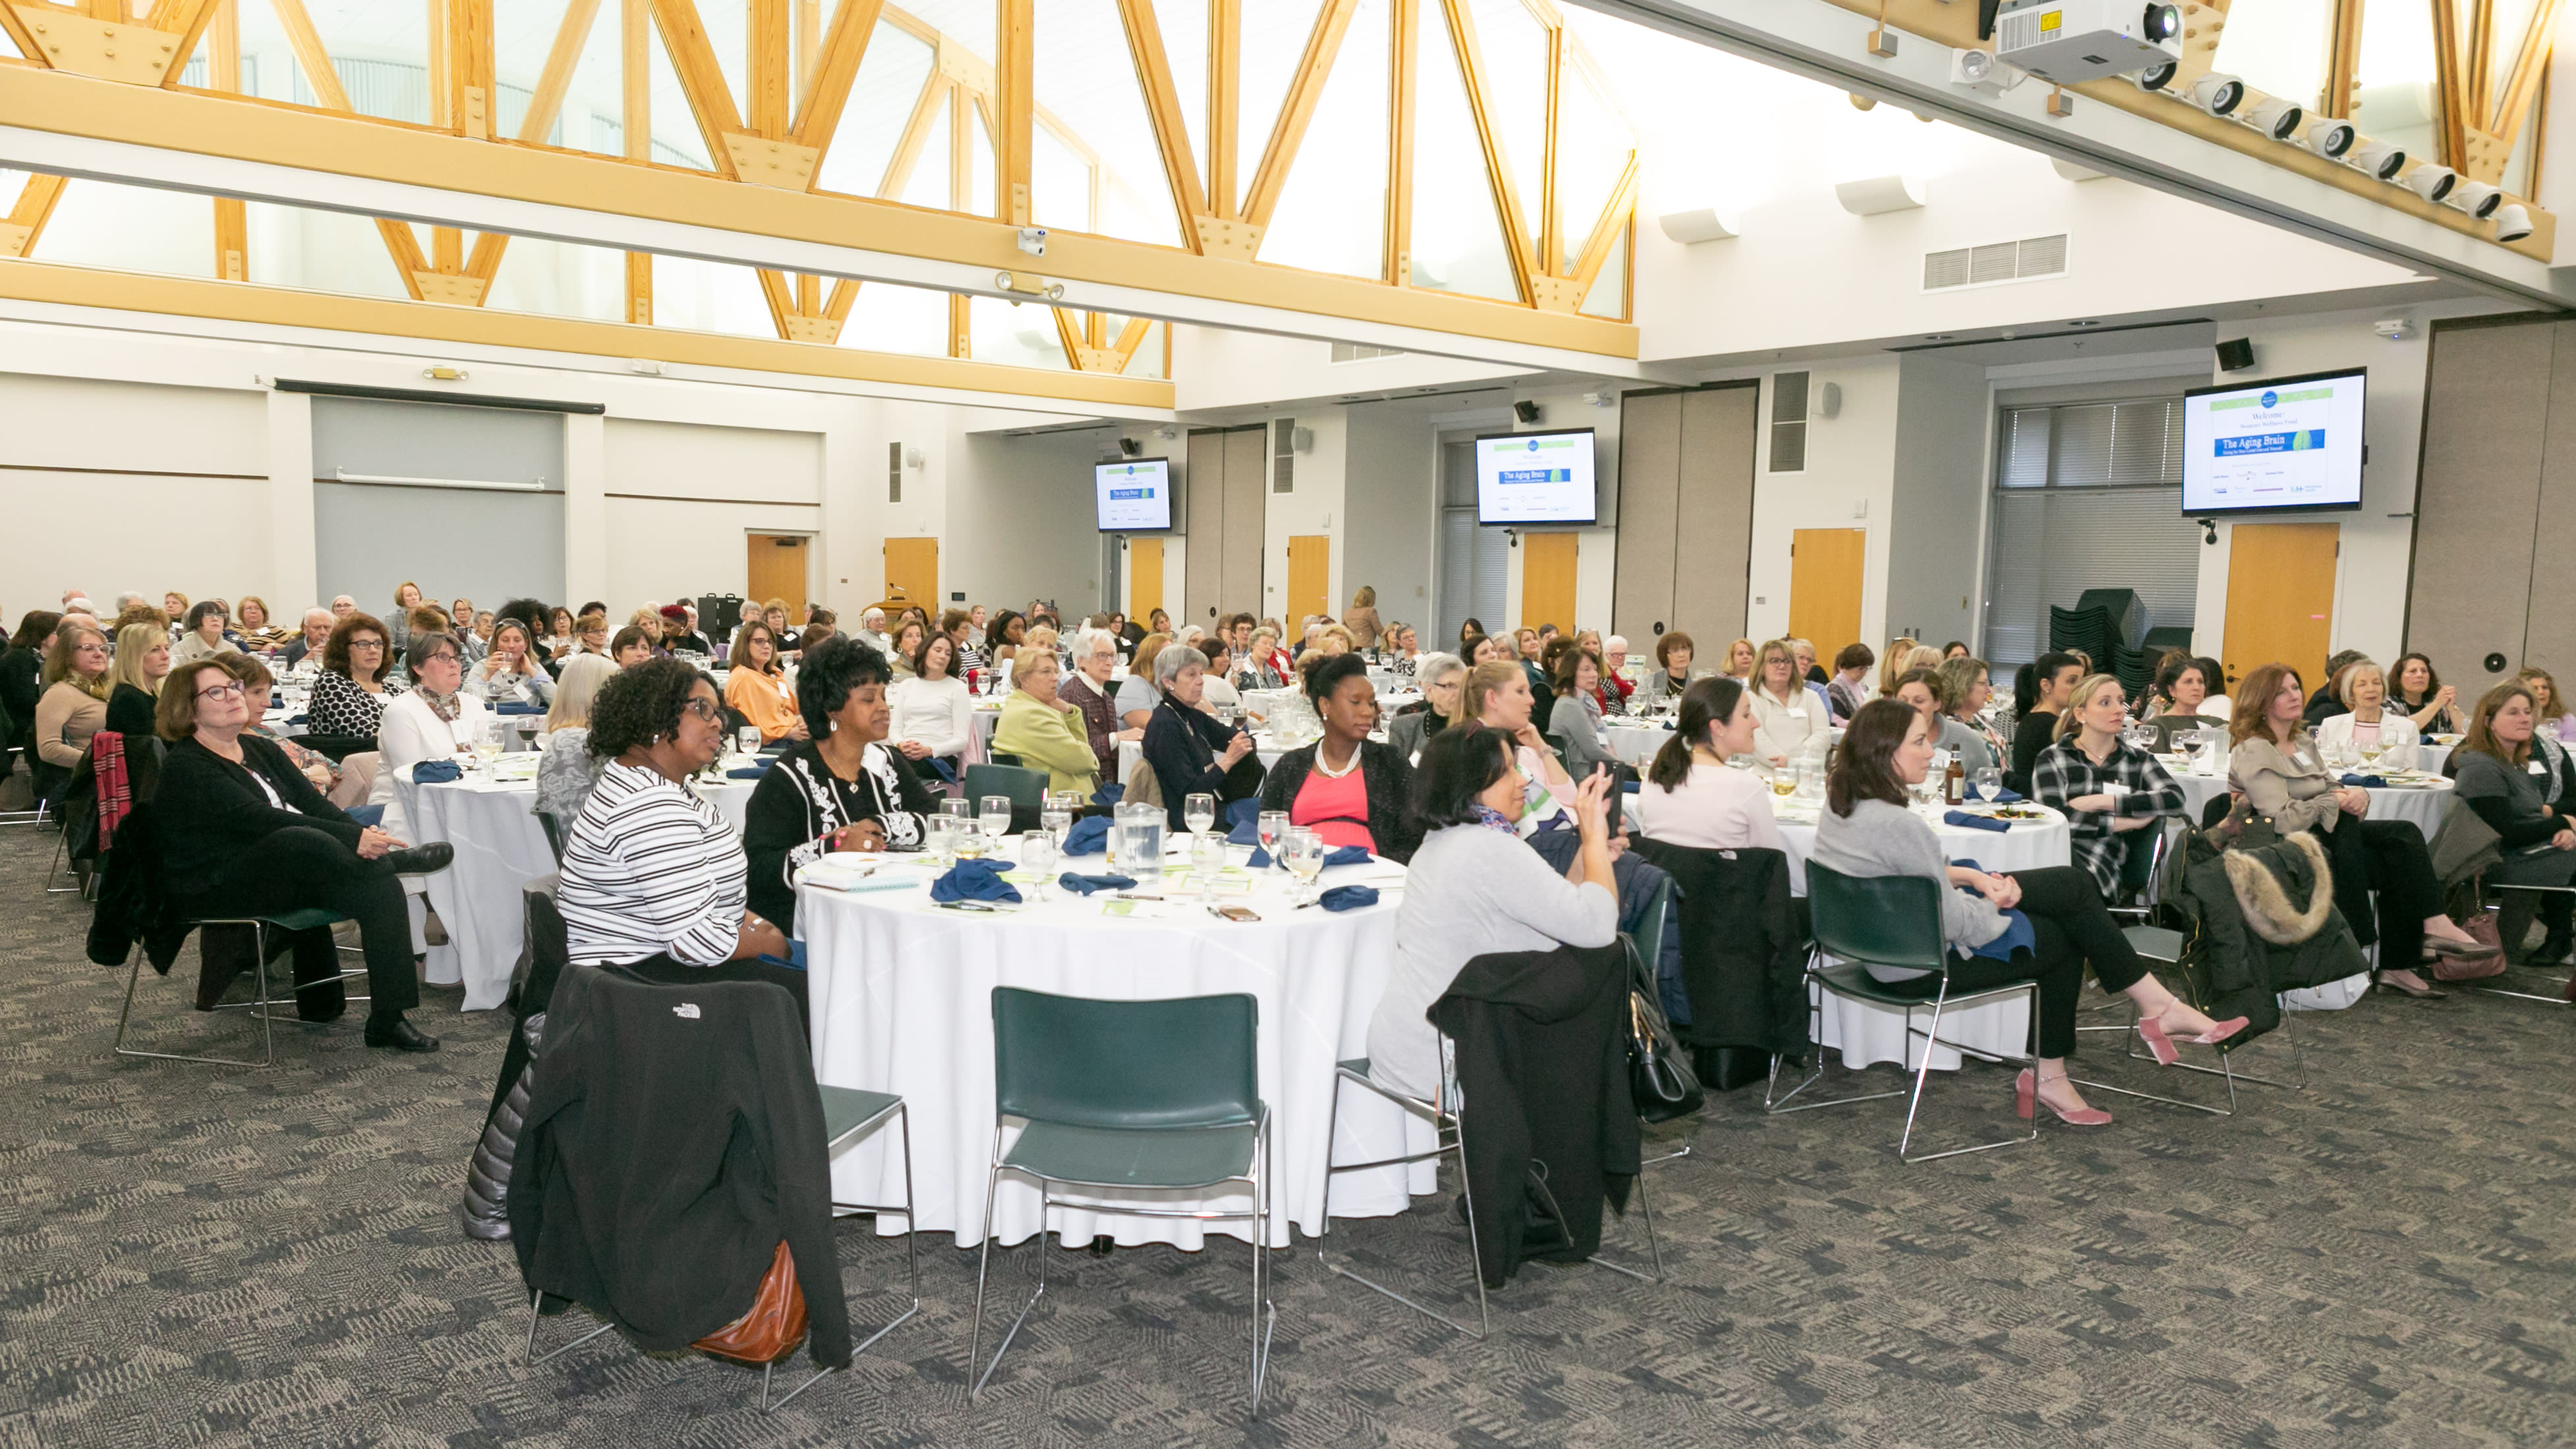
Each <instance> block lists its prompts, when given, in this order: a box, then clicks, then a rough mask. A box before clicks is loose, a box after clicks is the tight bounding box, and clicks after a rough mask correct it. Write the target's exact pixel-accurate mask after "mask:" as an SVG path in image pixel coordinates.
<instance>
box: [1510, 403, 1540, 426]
mask: <svg viewBox="0 0 2576 1449" xmlns="http://www.w3.org/2000/svg"><path fill="white" fill-rule="evenodd" d="M1512 416H1513V417H1516V418H1518V419H1520V420H1521V421H1522V422H1524V423H1534V422H1537V421H1538V404H1537V403H1534V402H1531V401H1530V400H1529V399H1527V398H1523V399H1521V400H1520V401H1519V402H1516V403H1513V404H1512Z"/></svg>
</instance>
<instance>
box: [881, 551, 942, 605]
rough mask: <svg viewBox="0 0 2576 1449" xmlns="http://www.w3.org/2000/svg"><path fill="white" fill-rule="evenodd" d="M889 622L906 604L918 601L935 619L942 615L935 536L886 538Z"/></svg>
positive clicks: (886, 591) (886, 585)
mask: <svg viewBox="0 0 2576 1449" xmlns="http://www.w3.org/2000/svg"><path fill="white" fill-rule="evenodd" d="M885 602H886V603H888V604H889V605H891V606H892V607H890V608H888V609H887V610H886V622H887V623H888V624H892V623H893V622H894V616H895V615H896V614H899V613H901V612H903V606H904V605H906V604H919V605H920V606H921V608H922V612H924V613H926V614H928V615H929V616H930V617H931V619H932V620H933V621H934V622H935V621H937V619H938V618H939V540H938V539H936V538H889V539H887V540H886V541H885Z"/></svg>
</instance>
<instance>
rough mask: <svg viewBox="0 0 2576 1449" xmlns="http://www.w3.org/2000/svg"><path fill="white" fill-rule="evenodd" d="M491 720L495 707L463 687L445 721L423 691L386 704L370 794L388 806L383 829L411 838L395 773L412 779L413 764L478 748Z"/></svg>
mask: <svg viewBox="0 0 2576 1449" xmlns="http://www.w3.org/2000/svg"><path fill="white" fill-rule="evenodd" d="M491 722H492V711H491V709H490V708H489V707H487V706H486V705H485V704H484V703H483V701H481V700H479V699H476V698H475V697H474V696H473V695H471V694H468V693H465V692H464V691H462V690H460V691H458V692H457V696H456V719H455V721H454V722H453V723H450V722H449V721H447V720H443V719H440V718H439V717H438V712H437V711H435V710H433V709H431V708H430V707H429V699H428V697H427V696H425V695H423V694H422V693H421V692H420V691H418V690H414V691H412V692H411V693H409V694H400V695H396V696H394V698H393V699H392V700H391V701H390V702H388V703H387V704H386V705H385V718H384V723H383V724H381V725H378V726H377V727H376V756H377V758H376V783H375V788H374V789H372V790H370V791H369V792H368V794H367V799H368V801H369V803H371V804H376V805H382V806H384V807H385V818H384V826H383V828H384V832H385V833H386V834H387V835H390V836H392V837H393V838H394V839H396V840H409V841H411V842H412V843H413V844H415V845H417V844H419V843H420V842H419V841H417V840H412V836H411V833H410V830H409V826H408V822H406V821H405V820H404V818H403V808H402V796H401V794H400V793H399V792H397V791H396V790H395V789H394V776H395V775H397V774H401V775H404V776H405V777H406V778H408V776H409V774H410V771H411V768H412V767H413V766H415V765H418V764H421V763H423V762H425V761H428V760H455V761H457V762H458V763H459V764H462V763H464V759H463V756H464V755H465V754H466V753H469V752H471V751H472V749H473V748H474V741H475V740H477V739H479V738H481V737H482V733H483V730H484V728H485V727H486V726H488V725H489V724H490V723H491Z"/></svg>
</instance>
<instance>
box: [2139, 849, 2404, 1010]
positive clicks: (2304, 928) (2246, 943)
mask: <svg viewBox="0 0 2576 1449" xmlns="http://www.w3.org/2000/svg"><path fill="white" fill-rule="evenodd" d="M2223 840H2224V837H2223V836H2221V835H2218V834H2216V833H2213V832H2210V831H2197V830H2196V831H2193V832H2192V834H2191V837H2190V839H2189V841H2188V843H2187V844H2186V845H2185V847H2184V862H2183V868H2182V870H2181V871H2180V872H2178V873H2177V874H2176V875H2175V876H2173V877H2171V878H2170V881H2171V883H2170V884H2169V885H2168V887H2167V890H2166V894H2165V897H2164V904H2165V905H2166V906H2168V907H2170V908H2172V909H2173V910H2174V911H2175V912H2177V913H2178V914H2179V916H2180V918H2181V922H2182V925H2181V930H2182V941H2183V944H2182V970H2183V977H2184V979H2185V981H2186V983H2187V984H2188V985H2189V987H2190V991H2191V998H2192V1005H2193V1006H2195V1007H2197V1008H2198V1009H2199V1010H2201V1011H2202V1012H2204V1013H2206V1014H2207V1015H2209V1016H2211V1017H2213V1018H2216V1019H2218V1020H2221V1021H2224V1020H2226V1019H2227V1018H2228V1017H2231V1016H2242V1017H2245V1018H2246V1019H2247V1025H2246V1029H2245V1030H2243V1031H2241V1032H2238V1033H2237V1034H2236V1035H2235V1036H2232V1037H2230V1038H2228V1039H2227V1040H2226V1041H2225V1042H2223V1043H2221V1044H2220V1046H2219V1050H2220V1051H2223V1052H2224V1051H2234V1050H2235V1049H2236V1048H2238V1047H2240V1046H2243V1045H2244V1044H2245V1043H2247V1042H2249V1041H2252V1040H2253V1039H2254V1038H2255V1037H2258V1036H2260V1035H2262V1034H2263V1033H2265V1032H2267V1031H2270V1030H2271V1029H2272V1028H2274V1027H2276V1026H2279V1025H2280V1024H2281V1011H2280V1005H2279V1002H2278V1001H2277V999H2276V998H2277V997H2278V995H2279V993H2281V992H2284V991H2292V990H2297V989H2299V988H2302V987H2310V986H2323V985H2325V984H2326V983H2327V982H2329V981H2340V980H2342V979H2344V978H2345V977H2347V976H2352V975H2356V974H2358V973H2360V972H2361V971H2364V970H2366V969H2368V963H2367V962H2366V961H2365V960H2364V959H2363V958H2362V954H2361V945H2360V943H2359V942H2357V941H2355V940H2354V939H2353V935H2352V928H2351V927H2350V926H2349V925H2347V924H2346V923H2345V921H2344V918H2343V915H2342V913H2341V912H2339V911H2337V910H2336V909H2335V903H2334V876H2333V874H2332V873H2331V872H2330V871H2329V870H2328V868H2327V866H2326V855H2325V849H2324V847H2323V846H2320V845H2319V844H2317V842H2316V841H2315V839H2314V838H2312V837H2310V836H2308V835H2306V834H2304V833H2293V834H2291V835H2288V836H2283V837H2279V838H2278V840H2277V843H2274V844H2270V845H2257V846H2249V847H2246V848H2241V849H2236V850H2222V849H2221V848H2220V846H2221V844H2222V842H2223Z"/></svg>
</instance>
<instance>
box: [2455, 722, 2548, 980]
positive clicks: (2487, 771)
mask: <svg viewBox="0 0 2576 1449" xmlns="http://www.w3.org/2000/svg"><path fill="white" fill-rule="evenodd" d="M2536 704H2537V701H2535V700H2534V699H2533V698H2532V695H2531V689H2530V687H2529V686H2528V685H2525V684H2523V683H2521V682H2520V681H2518V680H2517V681H2515V682H2512V683H2507V684H2499V685H2497V686H2496V687H2495V688H2493V689H2490V690H2488V691H2487V692H2486V694H2485V695H2484V696H2482V697H2481V698H2480V699H2479V700H2478V703H2477V707H2476V708H2475V709H2473V710H2471V711H2470V713H2469V737H2468V738H2467V739H2466V740H2463V741H2461V743H2460V751H2459V754H2458V756H2457V757H2456V758H2457V759H2458V761H2459V771H2458V774H2459V781H2460V784H2459V803H2460V804H2461V805H2463V806H2466V807H2467V808H2469V809H2471V810H2474V811H2476V812H2477V816H2478V819H2479V820H2481V821H2484V822H2485V823H2486V826H2487V828H2488V829H2490V830H2493V831H2494V832H2495V833H2496V844H2497V846H2498V848H2499V849H2501V850H2502V851H2503V853H2504V854H2503V859H2501V860H2499V861H2497V862H2496V863H2495V864H2494V865H2491V866H2489V867H2487V871H2486V881H2487V883H2488V884H2489V885H2500V886H2540V887H2546V888H2547V890H2546V891H2545V893H2539V899H2538V900H2537V902H2534V901H2533V899H2532V897H2533V895H2534V894H2535V893H2534V892H2530V891H2507V892H2505V893H2504V899H2505V906H2506V910H2505V912H2504V918H2503V936H2504V944H2505V947H2506V949H2507V950H2508V951H2509V952H2510V951H2517V950H2519V949H2520V948H2521V946H2522V938H2523V933H2524V931H2525V930H2526V929H2528V926H2529V923H2530V919H2531V918H2530V917H2529V916H2528V915H2526V914H2524V910H2525V909H2526V908H2528V907H2530V906H2532V905H2535V904H2536V905H2537V907H2538V909H2539V913H2540V920H2541V924H2542V925H2543V926H2545V927H2547V929H2548V934H2547V935H2546V936H2545V937H2543V938H2542V940H2541V943H2540V948H2539V949H2538V950H2536V951H2534V952H2532V953H2531V954H2530V955H2529V956H2527V957H2525V958H2524V964H2526V965H2532V966H2554V965H2556V964H2558V963H2559V962H2562V961H2565V960H2566V959H2567V958H2568V956H2569V954H2570V932H2569V923H2570V921H2571V919H2576V913H2571V911H2570V907H2571V906H2576V895H2569V894H2568V893H2567V891H2568V888H2569V887H2571V886H2576V764H2571V763H2570V762H2569V759H2568V756H2567V753H2566V751H2564V750H2563V749H2556V748H2551V746H2554V745H2555V744H2556V741H2554V740H2551V741H2546V742H2544V737H2542V736H2541V735H2540V733H2539V731H2538V723H2539V713H2538V710H2537V708H2536Z"/></svg>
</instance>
